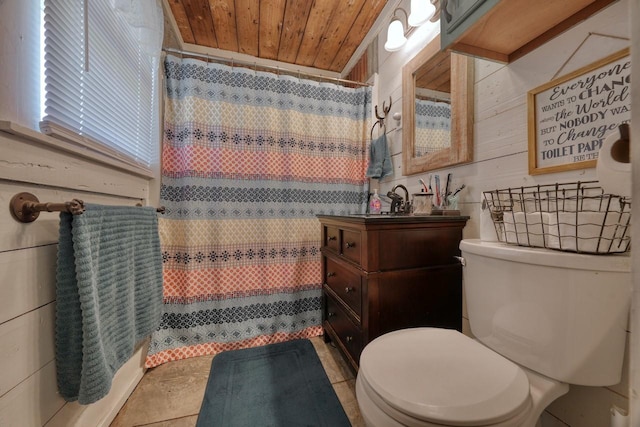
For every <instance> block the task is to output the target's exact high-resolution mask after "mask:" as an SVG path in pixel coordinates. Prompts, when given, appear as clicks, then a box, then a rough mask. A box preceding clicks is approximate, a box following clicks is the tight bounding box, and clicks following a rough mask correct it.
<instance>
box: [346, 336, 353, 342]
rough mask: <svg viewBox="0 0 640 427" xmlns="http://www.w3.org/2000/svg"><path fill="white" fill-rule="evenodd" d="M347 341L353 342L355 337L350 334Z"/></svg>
mask: <svg viewBox="0 0 640 427" xmlns="http://www.w3.org/2000/svg"><path fill="white" fill-rule="evenodd" d="M345 341H346V342H352V341H353V337H352V336H351V335H349V336H347V337H346V338H345Z"/></svg>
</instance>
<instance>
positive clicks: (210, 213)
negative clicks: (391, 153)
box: [146, 55, 371, 367]
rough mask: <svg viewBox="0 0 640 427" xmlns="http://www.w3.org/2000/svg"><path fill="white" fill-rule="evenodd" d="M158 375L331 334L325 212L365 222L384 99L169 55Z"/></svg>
mask: <svg viewBox="0 0 640 427" xmlns="http://www.w3.org/2000/svg"><path fill="white" fill-rule="evenodd" d="M165 75H166V99H165V120H164V127H165V131H164V139H163V153H162V186H161V203H162V204H163V205H164V206H165V207H166V213H165V215H163V218H162V219H161V220H160V224H159V227H160V238H161V243H162V254H163V271H164V315H163V318H162V322H161V325H160V327H159V328H158V330H157V331H156V332H155V333H154V334H153V336H152V340H151V345H150V349H149V355H148V357H147V361H146V366H147V367H153V366H156V365H159V364H161V363H164V362H167V361H171V360H178V359H183V358H187V357H192V356H200V355H205V354H215V353H218V352H221V351H224V350H232V349H238V348H245V347H251V346H257V345H263V344H269V343H275V342H280V341H286V340H290V339H295V338H308V337H312V336H317V335H319V334H321V333H322V329H321V283H320V282H321V277H320V224H319V222H318V220H317V219H316V214H347V213H356V212H364V208H365V205H366V190H365V169H366V156H365V153H366V135H367V132H368V127H369V124H370V122H371V118H370V111H371V89H370V88H359V89H351V88H345V87H341V86H338V85H335V84H328V83H318V82H315V81H310V80H304V79H300V78H296V77H291V76H284V75H277V74H274V73H267V72H256V71H255V70H252V69H247V68H239V67H235V68H233V67H229V66H226V65H221V64H213V63H206V62H203V61H199V60H195V59H183V58H179V57H176V56H173V55H168V56H167V58H166V60H165Z"/></svg>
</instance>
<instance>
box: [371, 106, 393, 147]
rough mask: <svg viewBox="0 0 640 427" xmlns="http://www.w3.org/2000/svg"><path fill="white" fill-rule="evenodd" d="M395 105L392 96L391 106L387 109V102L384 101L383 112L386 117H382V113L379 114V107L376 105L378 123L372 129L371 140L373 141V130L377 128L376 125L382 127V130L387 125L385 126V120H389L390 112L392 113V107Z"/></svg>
mask: <svg viewBox="0 0 640 427" xmlns="http://www.w3.org/2000/svg"><path fill="white" fill-rule="evenodd" d="M392 105H393V100H392V99H391V96H389V106H388V107H387V104H386V101H382V112H383V113H384V115H382V116H381V115H380V113H378V106H377V105H376V107H375V113H376V118H377V119H378V120H376V122H375V123H374V124H373V126H372V127H371V139H373V130H374V129H375V128H376V125H378V126H380V129H382V128H383V127H384V126H385V125H384V119H386V118H387V115H388V114H389V111H391V106H392Z"/></svg>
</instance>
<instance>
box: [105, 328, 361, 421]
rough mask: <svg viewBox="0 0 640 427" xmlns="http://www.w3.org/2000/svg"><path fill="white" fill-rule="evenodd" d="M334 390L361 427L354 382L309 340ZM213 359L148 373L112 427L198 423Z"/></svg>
mask: <svg viewBox="0 0 640 427" xmlns="http://www.w3.org/2000/svg"><path fill="white" fill-rule="evenodd" d="M311 342H312V343H313V346H314V347H315V349H316V351H317V353H318V357H319V358H320V361H321V362H322V366H323V367H324V369H325V371H326V373H327V376H328V377H329V380H331V384H333V389H334V390H335V391H336V394H337V395H338V398H339V399H340V402H341V403H342V406H343V408H344V411H345V412H346V414H347V416H348V417H349V420H350V421H351V424H352V425H353V426H354V427H361V426H364V422H363V421H362V417H361V416H360V411H359V410H358V402H357V401H356V394H355V378H354V376H353V373H352V372H351V370H350V369H349V367H348V366H347V364H346V363H345V362H344V360H343V359H342V357H341V356H340V353H339V352H338V350H336V349H335V348H334V347H333V346H332V345H331V344H326V343H325V342H324V340H323V339H322V337H316V338H312V339H311ZM212 359H213V356H202V357H194V358H191V359H186V360H178V361H175V362H169V363H165V364H164V365H160V366H158V367H156V368H153V369H149V370H148V371H147V372H146V374H145V375H144V376H143V377H142V380H141V381H140V383H139V384H138V386H137V387H136V389H135V390H134V391H133V393H132V394H131V396H129V399H128V400H127V402H126V403H125V405H124V406H123V407H122V409H121V410H120V412H119V413H118V415H117V416H116V418H115V419H114V420H113V423H111V427H134V426H146V427H193V426H195V425H196V420H197V419H198V412H199V410H200V404H201V403H202V398H203V397H204V389H205V386H206V385H207V379H208V378H209V368H210V367H211V361H212Z"/></svg>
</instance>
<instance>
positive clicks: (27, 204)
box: [9, 193, 165, 223]
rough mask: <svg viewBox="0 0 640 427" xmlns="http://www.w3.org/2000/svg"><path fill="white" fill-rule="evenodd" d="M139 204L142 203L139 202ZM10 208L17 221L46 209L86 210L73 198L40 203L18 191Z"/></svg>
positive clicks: (26, 220)
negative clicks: (61, 201) (64, 200)
mask: <svg viewBox="0 0 640 427" xmlns="http://www.w3.org/2000/svg"><path fill="white" fill-rule="evenodd" d="M138 206H142V205H141V204H138ZM9 210H10V211H11V216H13V218H14V219H15V220H16V221H19V222H24V223H29V222H33V221H35V220H36V219H38V216H40V212H44V211H46V212H69V213H70V214H72V215H80V214H82V212H84V202H83V201H82V200H79V199H73V200H71V201H70V202H64V203H51V202H48V203H40V200H38V198H37V197H36V196H34V195H33V194H31V193H18V194H16V195H14V196H13V197H12V198H11V201H10V202H9ZM156 211H157V212H160V213H162V214H164V212H165V208H164V206H161V207H159V208H157V209H156Z"/></svg>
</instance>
